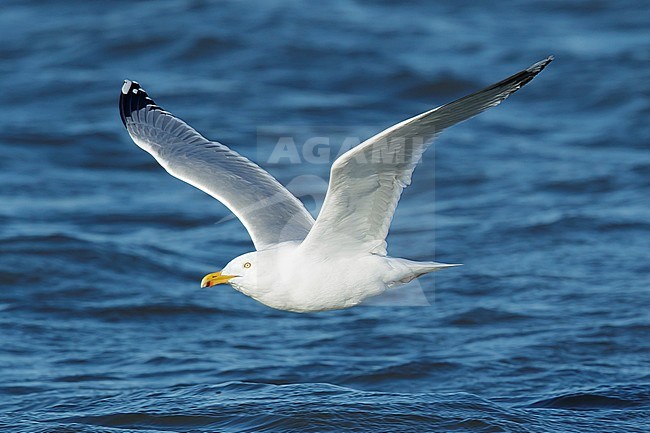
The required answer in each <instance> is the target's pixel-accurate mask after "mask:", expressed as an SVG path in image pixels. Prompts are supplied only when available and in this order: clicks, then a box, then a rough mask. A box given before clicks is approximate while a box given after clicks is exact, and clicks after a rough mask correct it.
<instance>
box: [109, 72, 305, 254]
mask: <svg viewBox="0 0 650 433" xmlns="http://www.w3.org/2000/svg"><path fill="white" fill-rule="evenodd" d="M120 115H121V117H122V122H123V123H124V126H125V127H126V129H127V131H128V132H129V134H130V135H131V138H132V139H133V141H134V142H135V143H136V144H137V145H138V146H139V147H141V148H142V149H144V150H145V151H147V152H149V153H150V154H151V155H152V156H153V157H154V158H155V159H156V161H158V163H159V164H160V165H161V166H163V168H164V169H165V170H167V172H169V174H171V175H172V176H174V177H177V178H179V179H181V180H183V181H185V182H187V183H189V184H190V185H193V186H195V187H196V188H198V189H200V190H202V191H204V192H206V193H208V194H210V195H211V196H212V197H214V198H216V199H217V200H219V201H220V202H222V203H223V204H224V205H226V206H227V207H228V208H229V209H230V210H231V211H232V212H233V213H234V214H235V215H236V216H237V217H238V218H239V220H240V221H241V222H242V223H243V224H244V226H245V227H246V230H248V233H249V234H250V236H251V238H252V239H253V243H254V244H255V248H256V249H257V250H261V249H265V248H268V247H270V246H273V245H275V244H277V243H280V242H285V241H302V240H303V239H304V238H305V236H307V234H308V233H309V230H310V229H311V227H312V225H313V224H314V219H313V218H312V216H311V215H310V214H309V212H308V211H307V209H305V207H304V205H303V204H302V203H301V202H300V200H298V199H297V198H296V197H295V196H294V195H293V194H291V193H290V192H289V191H288V190H287V189H286V188H285V187H283V186H282V185H281V184H280V183H279V182H278V181H277V180H276V179H275V178H274V177H273V176H271V175H270V174H269V173H268V172H266V171H265V170H263V169H261V168H260V167H259V166H258V165H256V164H254V163H253V162H251V161H250V160H248V159H246V158H244V157H243V156H241V155H239V154H238V153H237V152H234V151H232V150H231V149H229V148H228V147H226V146H224V145H223V144H221V143H217V142H215V141H210V140H207V139H206V138H205V137H203V136H202V135H201V134H199V133H198V132H196V131H195V130H194V129H193V128H192V127H191V126H189V125H188V124H187V123H185V122H183V121H182V120H180V119H179V118H177V117H176V116H174V115H172V114H171V113H169V112H167V111H165V110H163V109H162V108H160V107H159V106H158V105H156V104H155V103H154V101H153V100H152V99H151V98H149V96H148V95H147V92H146V91H145V90H144V89H142V88H141V87H140V85H139V84H138V83H136V82H134V81H129V80H126V81H125V82H124V85H123V86H122V92H121V94H120Z"/></svg>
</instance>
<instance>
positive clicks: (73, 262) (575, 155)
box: [0, 0, 650, 432]
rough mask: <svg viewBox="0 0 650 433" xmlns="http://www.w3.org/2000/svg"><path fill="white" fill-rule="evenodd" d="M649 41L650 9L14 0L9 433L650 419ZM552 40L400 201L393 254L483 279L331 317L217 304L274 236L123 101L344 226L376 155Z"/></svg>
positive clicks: (4, 283)
mask: <svg viewBox="0 0 650 433" xmlns="http://www.w3.org/2000/svg"><path fill="white" fill-rule="evenodd" d="M649 29H650V5H649V4H648V2H643V1H627V2H626V1H620V2H605V1H574V2H567V1H565V0H562V1H559V0H558V1H547V2H537V1H516V0H507V1H502V2H495V3H493V4H489V5H487V4H483V3H480V2H473V1H471V2H470V1H436V2H430V1H421V2H401V1H395V0H386V1H380V2H370V1H360V0H359V1H354V0H337V1H333V2H319V3H316V2H309V3H307V2H305V3H300V2H292V1H287V2H267V1H261V0H256V1H255V0H254V1H246V2H211V1H200V0H161V1H156V2H126V1H115V2H99V1H83V2H82V1H50V2H41V1H35V0H21V1H12V0H7V1H4V2H3V5H2V13H0V40H1V41H2V42H1V43H0V58H2V62H0V82H2V92H0V338H1V340H0V343H1V344H0V430H1V431H2V432H344V431H354V432H452V431H453V432H647V431H650V427H649V426H650V126H649V125H650V122H649V121H648V120H649V117H650V30H649ZM549 54H553V55H555V61H554V62H553V63H552V64H551V65H549V67H548V68H547V69H546V70H544V71H543V72H542V73H541V74H540V75H539V76H538V77H537V78H536V79H535V80H533V82H531V83H530V84H528V85H527V86H526V87H525V88H524V89H522V90H521V91H519V92H518V93H517V94H515V95H513V96H512V97H511V98H509V99H508V100H507V101H506V102H505V103H503V104H502V105H501V106H499V107H497V108H495V109H492V110H490V111H488V112H486V113H484V114H482V115H480V116H479V117H477V118H474V119H472V120H470V121H468V122H465V123H463V124H461V125H458V126H455V127H454V128H451V129H449V130H447V131H445V133H444V134H442V135H441V136H440V138H439V139H438V140H437V141H436V142H435V145H434V146H433V147H432V148H430V149H429V151H428V152H427V154H426V155H425V158H424V161H423V163H422V164H421V165H420V166H419V168H418V169H417V170H416V172H415V175H414V179H413V185H412V186H411V187H410V188H408V189H407V190H406V192H405V194H404V196H403V198H402V201H401V202H400V205H399V207H398V211H397V214H396V216H395V220H394V221H393V225H392V229H391V234H390V235H389V238H388V243H389V254H391V255H393V256H399V257H407V258H410V259H415V260H431V259H435V260H437V261H442V262H448V263H463V264H464V266H463V267H460V268H454V269H450V270H445V271H442V272H439V273H436V274H435V275H430V276H426V277H423V278H421V279H420V280H418V281H417V283H416V284H415V285H412V286H410V287H407V288H405V289H404V290H398V291H395V292H391V293H389V294H387V295H386V296H383V297H381V298H379V299H374V300H372V301H370V302H368V304H367V305H362V306H359V307H355V308H353V309H350V310H344V311H332V312H327V313H319V314H302V315H301V314H295V313H287V312H281V311H275V310H272V309H270V308H267V307H265V306H263V305H261V304H259V303H257V302H255V301H253V300H252V299H249V298H247V297H245V296H244V295H241V294H240V293H238V292H236V291H234V290H232V289H231V288H230V287H228V286H220V287H218V288H214V289H210V290H201V289H199V282H200V280H201V278H202V277H203V275H205V274H207V273H209V272H214V271H216V270H218V269H220V267H221V266H223V265H225V264H226V263H227V262H228V261H230V259H232V258H234V257H236V256H237V255H239V254H242V253H244V252H247V251H250V250H252V248H253V247H252V243H251V241H250V238H249V236H248V234H247V233H246V231H245V230H244V228H243V226H242V225H241V224H240V223H239V222H238V221H237V220H236V219H233V218H230V214H229V212H228V210H227V209H226V208H225V207H224V206H222V205H221V204H220V203H218V202H217V201H215V200H213V199H212V198H211V197H209V196H207V195H206V194H204V193H202V192H200V191H198V190H196V189H194V188H192V187H191V186H189V185H187V184H184V183H183V182H181V181H178V180H176V179H174V178H172V177H171V176H169V175H168V174H167V173H166V172H165V171H164V170H163V169H162V168H161V167H160V166H158V164H157V163H156V162H155V161H154V160H153V158H151V157H150V155H148V154H146V153H145V152H143V151H141V150H140V149H139V148H137V147H136V146H135V144H134V143H133V142H132V141H131V139H130V138H129V136H128V134H127V133H126V131H125V129H124V127H123V126H122V124H121V122H120V117H119V112H118V105H117V101H118V97H119V93H120V89H121V86H122V81H123V80H124V79H126V78H128V79H131V80H137V81H139V82H140V83H141V85H142V86H143V87H144V88H145V89H147V91H148V92H149V93H150V94H151V96H152V97H153V98H154V99H155V100H156V102H157V103H159V104H160V105H161V106H162V107H164V108H165V109H167V110H169V111H171V112H173V113H174V114H176V115H177V116H179V117H181V118H182V119H184V120H186V121H187V122H188V123H190V124H191V125H193V126H194V127H195V128H197V129H198V130H199V131H201V132H202V133H203V134H204V135H206V136H207V137H209V138H212V139H215V140H219V141H221V142H222V143H224V144H227V145H229V146H231V147H232V148H234V149H236V150H237V151H239V152H240V153H242V154H244V155H246V156H248V157H250V158H251V159H253V160H255V161H257V162H259V163H260V164H261V165H262V166H263V167H265V168H266V169H268V170H269V171H270V172H271V173H272V174H274V175H275V176H276V177H277V178H278V179H279V180H280V181H281V182H282V183H284V184H287V185H289V186H290V188H291V189H292V191H294V192H295V193H296V194H299V195H300V196H301V197H302V198H303V199H304V200H305V203H306V204H307V205H308V207H309V208H310V210H312V211H314V212H317V210H318V206H319V204H320V203H321V201H322V198H323V193H324V189H323V188H324V186H326V184H327V179H328V172H329V166H330V163H331V161H332V160H333V159H334V158H335V157H336V155H337V153H338V152H339V151H340V150H341V149H345V147H346V146H348V147H349V144H350V143H353V142H354V140H355V139H356V140H362V139H365V138H367V137H369V136H371V135H373V134H375V133H377V132H379V131H380V130H382V129H383V128H386V127H388V126H390V125H392V124H394V123H396V122H398V121H401V120H403V119H405V118H407V117H410V116H412V115H415V114H418V113H420V112H422V111H425V110H427V109H430V108H432V107H435V106H437V105H440V104H442V103H445V102H448V101H451V100H453V99H455V98H458V97H461V96H464V95H465V94H467V93H470V92H473V91H475V90H478V89H480V88H482V87H484V86H487V85H489V84H491V83H493V82H496V81H498V80H501V79H502V78H505V77H506V76H508V75H510V74H513V73H515V72H517V71H519V70H521V69H523V68H526V67H527V66H529V65H531V64H532V63H534V62H536V61H538V60H541V59H543V58H545V57H546V56H547V55H549ZM314 137H316V138H317V139H318V140H319V141H318V143H317V146H311V145H307V144H308V143H311V144H314V141H310V140H311V139H314ZM357 142H358V141H357Z"/></svg>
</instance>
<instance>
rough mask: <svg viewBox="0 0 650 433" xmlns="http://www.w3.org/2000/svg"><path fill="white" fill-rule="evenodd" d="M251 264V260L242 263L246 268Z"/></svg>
mask: <svg viewBox="0 0 650 433" xmlns="http://www.w3.org/2000/svg"><path fill="white" fill-rule="evenodd" d="M251 266H252V265H251V262H246V263H244V267H245V268H246V269H248V268H250V267H251Z"/></svg>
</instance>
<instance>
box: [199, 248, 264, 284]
mask: <svg viewBox="0 0 650 433" xmlns="http://www.w3.org/2000/svg"><path fill="white" fill-rule="evenodd" d="M258 256H259V253H258V252H257V251H253V252H250V253H246V254H242V255H241V256H239V257H236V258H234V259H233V260H231V261H230V263H228V264H227V265H226V266H225V267H224V268H223V269H222V270H220V271H219V272H213V273H211V274H208V275H206V276H205V277H203V280H201V288H204V287H212V286H217V285H219V284H230V285H231V286H233V287H235V288H239V287H245V288H254V287H256V286H257V280H258V276H259V272H260V269H259V268H260V266H259V265H260V260H259V257H258Z"/></svg>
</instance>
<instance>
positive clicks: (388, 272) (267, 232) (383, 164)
mask: <svg viewBox="0 0 650 433" xmlns="http://www.w3.org/2000/svg"><path fill="white" fill-rule="evenodd" d="M552 60H553V57H552V56H550V57H548V58H546V59H545V60H542V61H540V62H538V63H535V64H534V65H532V66H531V67H529V68H527V69H524V70H523V71H521V72H519V73H517V74H514V75H512V76H511V77H508V78H506V79H505V80H503V81H500V82H498V83H496V84H493V85H491V86H489V87H486V88H485V89H483V90H480V91H478V92H476V93H473V94H471V95H468V96H465V97H463V98H461V99H458V100H456V101H454V102H451V103H449V104H446V105H443V106H441V107H438V108H434V109H433V110H429V111H427V112H425V113H422V114H419V115H417V116H415V117H412V118H410V119H407V120H404V121H403V122H400V123H398V124H396V125H394V126H391V127H390V128H388V129H386V130H384V131H382V132H380V133H379V134H377V135H375V136H374V137H372V138H369V139H368V140H366V141H364V142H363V143H361V144H359V145H357V146H356V147H354V148H352V149H350V150H349V151H347V152H346V153H344V154H343V155H341V156H340V157H339V158H338V159H337V160H336V161H334V163H333V164H332V168H331V172H330V181H329V186H328V189H327V194H326V196H325V201H324V203H323V206H322V208H321V211H320V213H319V215H318V218H316V220H314V218H313V217H312V216H311V215H310V214H309V212H308V211H307V210H306V209H305V207H304V205H303V204H302V203H301V202H300V200H298V199H297V198H296V197H295V196H293V195H292V194H291V193H290V192H289V191H288V190H287V189H286V188H285V187H283V186H282V185H281V184H280V183H279V182H278V181H277V180H276V179H275V178H274V177H273V176H271V175H270V174H269V173H268V172H266V171H265V170H263V169H262V168H260V167H259V166H258V165H257V164H255V163H253V162H251V161H250V160H248V159H246V158H244V157H243V156H241V155H240V154H238V153H237V152H235V151H233V150H231V149H230V148H228V147H226V146H224V145H223V144H221V143H219V142H216V141H210V140H208V139H206V138H205V137H203V136H202V135H201V134H199V133H198V132H197V131H196V130H194V129H193V128H192V127H191V126H189V125H188V124H187V123H185V122H184V121H182V120H181V119H179V118H178V117H176V116H174V115H173V114H171V113H170V112H168V111H165V110H163V109H162V108H161V107H160V106H158V105H156V103H155V102H154V101H153V100H152V99H151V98H150V97H149V95H148V94H147V92H146V91H145V90H144V89H143V88H142V87H140V85H139V84H138V83H137V82H135V81H130V80H125V81H124V84H123V86H122V92H121V94H120V115H121V117H122V122H124V126H125V127H126V129H127V131H128V132H129V135H130V136H131V138H132V139H133V141H134V142H135V143H136V144H137V145H138V146H139V147H141V148H142V149H144V150H145V151H147V152H148V153H150V154H151V155H152V156H153V157H154V158H155V159H156V161H158V163H159V164H160V165H161V166H162V167H163V168H164V169H165V170H167V172H168V173H169V174H171V175H172V176H175V177H177V178H179V179H181V180H183V181H185V182H187V183H189V184H190V185H193V186H195V187H196V188H198V189H200V190H202V191H204V192H206V193H207V194H209V195H211V196H212V197H214V198H216V199H217V200H219V201H220V202H221V203H223V204H224V205H226V206H227V207H228V208H229V209H230V210H231V211H232V212H233V213H234V214H235V216H237V218H239V220H240V221H241V222H242V223H243V225H244V227H245V228H246V230H248V233H249V234H250V236H251V238H252V240H253V244H254V245H255V251H253V252H249V253H246V254H243V255H241V256H239V257H236V258H234V259H233V260H232V261H230V263H228V264H227V265H226V266H225V267H224V268H223V269H222V270H221V271H219V272H214V273H211V274H208V275H206V276H205V277H204V278H203V280H202V281H201V287H211V286H215V285H218V284H230V285H231V286H232V287H233V288H235V289H236V290H238V291H240V292H242V293H244V294H245V295H248V296H250V297H252V298H254V299H256V300H258V301H259V302H261V303H263V304H265V305H267V306H269V307H273V308H277V309H279V310H287V311H295V312H310V311H325V310H333V309H341V308H348V307H352V306H354V305H357V304H359V303H360V302H362V301H363V300H364V299H366V298H368V297H370V296H375V295H378V294H380V293H382V292H384V291H385V290H387V289H389V288H392V287H396V286H400V285H402V284H406V283H408V282H409V281H411V280H413V279H415V278H418V277H420V276H422V275H424V274H427V273H429V272H434V271H439V270H441V269H444V268H448V267H452V266H458V265H455V264H445V263H438V262H417V261H412V260H407V259H403V258H395V257H389V256H388V255H387V252H386V235H387V234H388V228H389V226H390V223H391V220H392V219H393V214H394V212H395V207H396V206H397V202H398V201H399V198H400V196H401V194H402V191H403V189H404V188H405V187H406V186H408V185H409V184H410V182H411V174H412V173H413V170H414V169H415V166H416V165H417V164H418V162H419V161H420V159H421V157H422V154H423V153H424V151H425V150H426V149H427V147H428V146H429V145H430V144H431V142H432V141H433V139H434V138H435V137H436V136H437V135H438V134H439V133H440V132H442V131H443V130H444V129H446V128H448V127H450V126H453V125H455V124H456V123H459V122H462V121H464V120H467V119H469V118H470V117H473V116H475V115H477V114H479V113H481V112H483V111H485V110H487V109H488V108H490V107H494V106H496V105H498V104H499V103H501V102H502V101H503V100H504V99H506V98H507V97H508V96H510V95H511V94H512V93H514V92H516V91H517V90H518V89H520V88H521V87H522V86H524V85H525V84H526V83H528V82H529V81H531V80H532V79H533V78H534V77H535V76H536V75H537V74H539V73H540V72H541V71H542V70H543V69H544V68H545V67H546V65H548V64H549V63H550V62H551V61H552Z"/></svg>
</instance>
